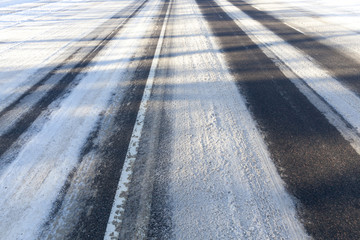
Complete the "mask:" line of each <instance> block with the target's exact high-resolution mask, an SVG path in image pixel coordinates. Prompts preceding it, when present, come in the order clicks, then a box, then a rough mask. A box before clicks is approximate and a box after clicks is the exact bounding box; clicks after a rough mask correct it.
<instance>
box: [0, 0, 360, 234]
mask: <svg viewBox="0 0 360 240" xmlns="http://www.w3.org/2000/svg"><path fill="white" fill-rule="evenodd" d="M137 2H138V1H137V0H104V1H95V0H85V1H82V0H57V1H56V0H47V1H45V0H38V1H36V0H3V1H1V2H0V111H3V110H4V109H6V108H7V107H8V106H10V105H11V104H12V103H14V102H15V101H16V100H17V99H18V98H19V97H20V96H21V95H22V94H23V93H24V92H26V91H28V90H29V89H31V87H32V86H33V85H34V84H36V83H37V81H38V80H39V79H41V77H43V76H45V75H46V74H47V73H48V72H49V71H50V70H52V69H53V68H54V67H55V66H58V65H59V64H60V63H62V62H63V61H64V60H66V59H68V57H69V56H70V55H71V54H73V52H74V51H75V50H77V49H80V51H79V52H78V53H77V54H78V55H75V57H74V58H72V59H71V60H70V61H68V62H67V64H68V65H66V66H62V68H61V69H58V72H57V73H58V74H57V75H54V76H53V77H52V78H49V79H48V80H47V81H48V82H47V84H45V85H44V86H43V87H42V88H41V89H39V93H38V94H36V95H34V96H32V97H29V98H27V99H26V101H24V102H22V103H21V104H22V105H21V108H17V109H16V110H14V111H11V112H7V113H6V114H5V115H4V116H1V117H0V134H4V133H6V132H7V131H8V130H9V129H11V128H12V127H13V126H15V124H16V123H17V121H18V119H19V118H20V117H21V116H23V115H24V114H25V113H26V111H27V110H28V109H30V108H31V107H33V106H35V105H36V104H37V103H38V102H39V101H40V100H41V97H42V96H43V95H44V94H45V93H46V92H47V91H48V90H49V86H51V85H52V84H54V83H55V82H56V81H57V80H58V79H59V78H60V77H61V76H63V75H64V74H66V70H67V69H69V68H71V67H73V66H75V65H76V63H77V60H78V59H81V58H82V56H83V55H86V53H87V50H88V49H92V47H94V44H96V43H94V42H93V41H91V40H90V39H87V38H88V37H89V36H92V35H91V34H97V35H99V34H101V33H99V32H95V33H94V29H98V28H99V27H100V26H102V24H104V23H105V22H107V21H108V20H109V19H110V18H111V17H112V16H113V15H114V14H116V13H117V12H119V11H120V10H122V9H123V10H124V11H125V10H126V8H127V7H128V6H129V5H131V4H133V5H136V4H138V3H137ZM216 2H217V4H218V5H219V6H221V7H222V8H223V9H224V10H225V11H226V12H227V13H229V15H230V16H231V18H233V19H234V20H235V21H236V23H237V24H238V25H239V26H240V27H241V28H242V29H243V30H244V31H245V32H246V33H247V34H248V35H249V36H250V37H251V39H252V40H253V41H254V42H255V43H256V44H258V45H259V46H260V47H261V49H262V50H263V51H264V52H265V53H266V54H267V55H268V56H269V57H271V58H272V59H274V61H277V64H278V65H279V66H280V68H281V69H282V70H283V72H284V73H285V75H286V76H288V77H289V78H290V79H291V81H293V82H294V83H295V85H297V86H298V88H299V89H300V90H301V91H302V92H303V93H304V95H305V96H306V97H307V98H308V99H309V100H310V101H311V102H313V103H316V106H317V107H318V108H319V110H320V111H321V112H323V113H324V114H325V116H326V117H327V118H328V119H329V121H330V122H331V123H332V124H333V125H334V126H335V127H336V128H337V129H338V130H339V131H340V132H341V134H342V135H343V136H344V137H345V139H347V140H349V141H351V144H352V146H353V147H354V149H355V150H356V151H357V152H358V153H359V154H360V138H359V136H358V135H357V134H354V133H352V132H348V131H347V128H346V127H345V126H344V125H343V123H342V121H341V120H340V119H339V117H338V116H337V115H336V114H334V113H333V109H335V110H336V111H337V112H338V113H340V114H341V115H342V117H343V118H344V119H345V120H346V121H347V122H349V123H350V124H351V125H352V126H354V127H355V128H357V129H360V99H359V98H358V96H356V95H355V94H354V93H352V92H351V91H350V90H349V89H347V88H346V87H344V86H343V85H341V84H339V83H338V82H337V80H336V79H334V78H333V77H332V76H331V75H330V74H329V73H327V72H326V71H325V70H323V69H322V68H321V66H318V65H317V64H315V63H314V61H313V60H312V59H311V58H309V57H308V56H306V55H305V54H304V53H303V52H301V51H300V50H298V49H296V48H294V47H292V46H291V45H289V44H287V43H286V42H284V40H282V39H281V38H279V37H278V36H276V34H274V33H273V32H271V31H270V30H268V29H267V28H265V27H264V26H263V25H261V24H260V23H259V22H257V21H255V20H253V19H251V18H250V17H249V16H248V15H246V14H245V13H243V12H241V11H240V10H239V9H238V8H236V7H234V6H233V5H232V4H231V3H230V2H228V1H227V0H216ZM247 2H248V3H250V4H253V5H254V6H255V7H256V8H258V9H261V10H263V11H267V12H269V13H270V14H271V15H273V16H275V17H277V18H279V19H281V20H282V21H283V22H285V23H286V24H288V25H289V26H291V27H293V28H295V29H298V30H299V31H301V32H304V33H306V34H311V35H314V36H319V37H321V38H322V41H323V42H324V43H326V44H329V45H331V46H334V47H335V48H337V49H339V51H341V52H343V53H345V54H347V55H349V56H350V57H352V58H353V59H355V60H356V61H358V59H360V41H359V37H358V36H359V33H360V24H358V23H359V22H360V3H358V1H355V0H352V1H350V0H343V1H337V0H331V1H330V0H313V1H304V0H301V1H300V0H291V1H290V0H276V1H269V2H266V1H263V0H248V1H247ZM172 5H173V6H172V11H171V12H170V13H169V14H170V15H169V21H168V22H166V31H165V30H164V31H163V35H164V38H165V39H166V36H167V34H171V35H172V36H178V37H174V38H168V39H167V40H166V41H170V40H169V39H171V45H170V44H169V42H168V44H169V45H166V41H165V40H164V46H165V47H163V49H161V51H162V55H163V56H165V57H162V58H161V59H160V60H159V62H156V64H155V65H154V67H153V68H154V69H153V73H152V74H154V75H153V76H152V78H153V79H151V77H149V79H150V81H152V80H154V79H155V82H154V84H156V79H158V81H159V83H162V84H169V85H171V86H172V87H173V100H172V101H171V102H170V103H167V104H166V106H167V109H166V111H168V113H169V115H170V116H171V118H172V119H170V121H171V122H173V126H175V127H174V129H173V132H172V136H171V139H172V141H173V145H174V146H176V148H174V149H173V151H172V155H171V159H172V161H171V167H170V170H169V174H168V176H169V179H168V181H169V189H170V190H169V195H170V197H171V200H172V203H173V209H172V211H173V213H172V214H173V216H172V217H173V219H172V221H173V222H174V224H173V226H174V229H173V232H174V237H175V238H176V239H211V238H213V239H221V238H222V239H247V238H251V237H254V236H255V238H257V239H269V238H270V239H273V238H284V239H304V238H307V237H308V236H307V234H306V233H305V230H304V229H303V227H302V225H301V223H300V220H299V219H297V215H296V210H295V205H294V202H293V201H292V199H291V197H290V196H289V195H288V194H287V192H286V190H285V187H284V184H283V182H282V180H281V178H280V176H279V175H278V173H277V171H276V168H275V166H274V164H273V161H272V159H271V158H270V154H269V153H268V150H267V147H266V143H265V142H264V140H263V138H262V136H261V134H260V132H259V131H258V130H257V128H256V122H255V120H254V119H252V116H251V114H250V113H249V112H248V110H247V108H246V104H245V101H244V99H243V97H242V96H241V95H240V94H239V91H238V90H237V87H236V85H235V83H234V79H233V77H232V76H231V74H230V73H229V71H228V70H227V66H226V61H225V60H224V59H225V58H224V56H223V53H221V52H220V51H219V49H220V48H219V46H218V43H217V42H216V39H215V37H214V36H213V34H212V33H211V30H210V27H209V26H208V24H207V23H206V21H205V19H204V18H203V16H202V14H201V11H200V9H199V8H198V6H197V4H196V1H195V0H175V1H173V3H172ZM161 6H162V1H160V0H149V3H147V4H146V5H145V7H144V8H143V9H141V11H140V12H139V13H138V14H137V15H136V16H134V17H133V18H132V19H131V20H129V22H127V23H126V24H125V25H124V28H123V29H122V30H121V31H120V32H119V33H118V34H117V35H116V36H115V37H114V39H113V40H112V41H111V42H110V43H109V44H108V45H106V47H105V48H104V49H103V50H102V51H101V52H100V54H98V55H97V56H96V57H95V58H94V59H92V62H91V64H90V65H89V66H87V67H86V69H85V70H84V71H83V72H82V73H81V74H79V76H77V78H76V84H73V85H72V86H71V89H70V91H69V92H68V93H67V94H66V95H64V96H63V97H62V98H61V99H57V100H56V101H55V102H54V103H52V104H51V105H50V106H49V107H48V108H47V109H46V111H44V112H43V113H42V114H41V115H40V116H39V117H38V118H37V119H36V121H34V123H33V124H32V126H31V127H30V128H29V129H28V130H27V131H26V132H25V133H24V134H23V135H22V136H21V137H20V139H19V140H18V142H17V144H16V146H14V147H13V146H12V147H11V148H10V149H9V150H8V151H7V152H5V154H3V155H2V156H1V160H0V196H1V198H0V239H36V238H37V237H38V236H39V234H41V233H42V231H43V229H42V228H43V227H44V224H45V223H46V221H47V220H48V218H49V214H51V211H52V208H53V204H54V202H55V201H56V200H57V197H58V194H59V192H60V191H61V189H62V187H63V186H64V184H65V182H66V179H67V177H68V175H69V174H70V173H71V172H72V171H73V170H74V169H76V168H77V167H79V166H78V163H79V157H80V154H81V149H82V148H83V146H84V144H85V143H86V140H87V139H88V137H89V135H90V134H91V133H92V132H93V131H94V129H95V128H96V126H97V123H98V122H99V120H100V118H101V115H103V114H104V113H105V112H106V111H108V106H109V101H111V99H112V96H113V94H114V93H115V91H116V90H117V89H119V88H121V87H122V86H124V85H126V84H127V81H128V78H129V76H128V75H127V74H126V72H127V68H128V67H129V65H130V63H131V58H132V56H133V55H135V54H136V53H137V51H139V49H141V48H142V47H144V46H146V41H147V40H146V39H143V38H144V36H145V35H146V34H147V33H148V32H149V31H150V30H151V28H152V26H153V24H154V22H155V19H156V18H157V14H158V12H159V11H160V9H161ZM184 16H186V17H184ZM111 26H113V25H111V24H110V26H109V27H108V28H109V29H110V28H111ZM114 26H115V25H114ZM99 29H100V28H99ZM109 29H108V31H109V32H110V30H109ZM159 47H161V44H160V46H159ZM159 51H160V49H159ZM158 55H159V52H158ZM156 68H160V69H169V75H170V76H171V77H170V78H166V79H164V78H162V76H157V75H156V71H155V70H156ZM294 73H295V74H294ZM61 74H63V75H61ZM300 78H301V79H302V80H300ZM319 80H321V81H319ZM150 87H151V85H150ZM147 91H148V93H147V94H149V92H150V91H151V89H148V90H147ZM315 93H316V94H315ZM147 98H149V96H148V97H147ZM320 98H321V100H320ZM323 100H324V101H326V103H327V104H328V105H329V106H331V108H330V107H329V106H328V105H325V104H322V103H321V102H322V101H323ZM143 101H144V99H143ZM145 101H151V99H150V100H149V99H147V100H146V99H145ZM142 108H143V109H142V111H143V112H141V114H142V117H145V118H146V114H145V110H146V102H145V103H144V106H142ZM141 114H140V115H141ZM142 121H143V120H140V122H142ZM142 130H143V131H146V129H142ZM139 131H141V129H140V130H139ZM135 154H136V153H135ZM133 161H136V159H133ZM127 169H128V168H127ZM130 174H131V173H130ZM115 181H118V180H117V179H116V180H115ZM84 182H86V180H84ZM85 185H86V184H85ZM120 188H121V186H120ZM124 201H125V200H124ZM79 204H80V203H79ZM115 205H117V204H115ZM74 209H76V204H74ZM113 210H114V209H113ZM109 222H111V220H109ZM62 224H63V226H58V227H59V228H64V226H65V225H66V222H64V223H62ZM60 225H61V224H60ZM110 225H111V224H110ZM110 228H111V227H110ZM109 231H110V232H111V231H114V230H109ZM54 232H55V233H54V234H55V237H59V238H61V235H59V236H56V231H54ZM59 234H61V233H60V231H59Z"/></svg>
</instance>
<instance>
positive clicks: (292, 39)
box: [229, 0, 360, 96]
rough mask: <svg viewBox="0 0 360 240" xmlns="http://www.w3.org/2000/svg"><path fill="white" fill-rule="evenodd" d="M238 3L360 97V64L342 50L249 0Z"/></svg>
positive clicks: (251, 15)
mask: <svg viewBox="0 0 360 240" xmlns="http://www.w3.org/2000/svg"><path fill="white" fill-rule="evenodd" d="M229 2H231V3H232V4H233V5H234V6H236V7H237V8H239V9H240V10H241V11H243V12H245V13H246V14H247V15H249V16H250V17H251V18H253V19H254V20H256V21H258V22H260V23H261V24H262V25H264V26H265V27H266V28H268V29H269V30H271V31H273V32H274V33H275V34H276V35H278V36H279V37H281V38H282V39H283V40H284V41H285V42H287V43H289V44H291V45H293V46H294V47H296V48H298V49H300V50H301V51H303V52H304V53H306V54H307V55H308V56H311V57H312V58H313V59H315V60H316V61H317V62H318V63H319V64H320V65H321V66H322V67H324V68H325V69H326V70H327V71H328V72H329V73H331V75H332V76H334V77H335V78H336V79H337V80H339V81H341V82H343V83H344V84H345V85H346V86H348V87H349V88H350V89H351V90H353V91H354V92H355V93H356V94H357V95H358V96H360V81H359V80H360V63H359V62H357V61H355V60H354V59H351V58H350V57H347V56H346V55H344V54H343V53H341V52H340V51H339V50H337V49H335V48H333V47H331V46H328V45H325V44H323V43H321V42H320V40H321V38H319V37H318V38H317V37H313V36H309V35H306V34H304V33H301V32H299V31H297V30H296V29H294V28H291V27H289V26H288V25H286V24H285V23H283V22H282V21H280V20H279V19H277V18H275V17H273V16H271V15H270V14H268V13H266V12H264V11H261V10H259V9H256V8H255V7H253V6H251V5H250V4H248V3H246V2H245V1H242V0H240V1H237V0H236V1H235V0H229Z"/></svg>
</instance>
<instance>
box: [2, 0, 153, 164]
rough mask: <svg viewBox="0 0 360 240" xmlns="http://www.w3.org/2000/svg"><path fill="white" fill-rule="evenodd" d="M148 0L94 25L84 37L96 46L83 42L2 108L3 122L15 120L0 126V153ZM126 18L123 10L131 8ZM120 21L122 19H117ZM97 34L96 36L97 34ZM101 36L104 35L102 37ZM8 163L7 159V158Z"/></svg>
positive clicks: (64, 90)
mask: <svg viewBox="0 0 360 240" xmlns="http://www.w3.org/2000/svg"><path fill="white" fill-rule="evenodd" d="M146 2H147V0H145V1H142V2H138V3H137V4H136V5H135V6H133V5H131V6H129V7H128V8H127V9H125V10H122V11H120V12H119V13H118V14H116V15H115V16H113V17H112V18H111V19H110V20H108V21H107V22H106V23H104V24H103V25H102V26H101V27H99V28H97V29H95V30H94V31H93V32H92V33H91V34H89V35H88V36H86V37H85V38H84V39H89V38H90V39H92V40H91V41H90V43H92V44H93V42H96V45H95V46H94V47H90V49H89V47H88V46H84V47H80V48H78V49H77V50H76V51H75V52H74V53H73V54H72V55H71V56H69V57H68V58H67V59H66V60H65V61H64V62H62V63H61V64H59V65H58V66H56V67H55V68H54V69H53V70H51V71H50V72H49V73H48V74H47V75H46V76H44V77H43V78H42V79H41V80H40V81H39V82H37V83H36V84H35V85H34V86H32V87H31V88H30V89H29V90H28V91H26V92H25V93H24V94H23V95H21V96H20V97H19V98H18V99H17V100H16V101H15V102H13V103H12V104H10V105H9V106H8V107H6V108H5V109H4V110H2V111H1V112H0V123H5V122H8V123H9V122H10V123H11V121H14V119H15V121H16V122H15V123H13V124H2V127H0V134H1V136H0V157H2V156H3V155H4V153H5V152H6V151H7V150H8V149H9V148H10V147H11V146H12V145H13V144H14V143H15V142H16V141H17V140H18V139H19V137H20V136H21V135H22V134H23V133H24V132H25V131H27V129H28V128H29V127H30V126H31V125H32V123H33V122H34V121H35V120H36V119H37V118H38V117H39V116H40V115H41V114H42V113H43V112H44V111H45V110H47V109H48V107H49V105H50V104H51V103H53V102H54V101H55V100H57V99H59V98H61V97H62V96H63V95H64V94H66V93H67V92H69V91H71V89H72V88H73V87H74V86H75V85H76V84H77V82H79V81H80V80H81V79H79V78H78V77H79V76H80V74H81V73H82V71H83V70H84V69H86V67H88V66H89V65H90V63H91V61H92V59H93V58H94V57H95V56H97V55H98V54H99V52H100V51H101V50H102V49H103V48H104V47H105V46H106V45H107V44H108V43H109V42H110V41H111V40H112V39H113V38H114V37H115V36H116V35H117V33H118V32H119V31H120V30H121V29H122V27H123V26H124V25H125V24H126V23H127V22H128V21H129V20H130V19H131V18H132V17H134V16H135V15H136V14H137V13H138V12H139V11H140V10H141V9H142V8H143V7H144V5H145V3H146ZM129 11H130V13H128V15H127V17H126V18H124V17H123V15H122V14H124V12H129ZM118 21H120V22H119V23H117V22H118ZM114 23H115V24H117V25H116V27H115V28H113V29H109V32H107V33H105V36H103V37H101V34H102V35H104V33H101V31H102V30H103V28H104V27H105V28H106V26H107V25H110V26H112V25H113V24H114ZM94 34H95V36H94ZM99 37H101V38H100V39H99ZM7 163H8V162H7Z"/></svg>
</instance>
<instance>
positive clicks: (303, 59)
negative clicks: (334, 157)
mask: <svg viewBox="0 0 360 240" xmlns="http://www.w3.org/2000/svg"><path fill="white" fill-rule="evenodd" d="M216 2H217V3H218V4H219V5H220V6H221V7H222V8H223V9H224V10H225V11H226V12H227V13H228V14H229V15H230V16H231V17H232V18H233V19H234V20H235V22H236V23H237V24H238V25H239V27H241V29H243V30H244V31H245V33H246V34H247V35H248V36H249V37H250V38H251V39H252V41H254V42H255V43H256V44H257V45H258V46H259V47H260V48H261V49H262V50H263V51H264V53H265V54H267V55H268V56H269V57H270V58H272V59H279V60H280V61H281V62H282V63H283V64H284V65H286V66H287V67H288V68H289V69H291V71H292V72H293V73H295V74H296V75H297V77H295V76H294V75H293V76H292V77H291V78H290V80H291V81H293V82H294V83H296V84H297V82H299V81H301V80H300V79H302V81H304V82H305V83H306V84H307V85H308V86H309V87H310V88H311V89H313V90H314V91H315V92H316V93H317V94H318V95H319V96H321V97H322V98H323V99H324V100H325V101H326V102H327V103H328V104H329V105H330V106H332V107H333V108H334V109H335V110H336V111H337V112H338V113H339V114H340V115H341V116H342V117H343V118H344V119H345V120H346V121H347V122H348V123H350V124H351V125H352V126H353V127H354V128H355V129H356V130H357V131H358V133H360V99H359V97H358V96H356V95H355V94H354V93H353V92H352V91H350V90H349V89H347V88H346V87H344V86H343V85H342V84H341V83H339V82H338V81H337V80H336V79H334V78H333V77H332V76H331V75H330V74H329V73H328V72H327V71H325V70H324V69H322V68H321V67H320V66H319V65H318V64H317V63H316V61H315V60H313V59H312V58H310V57H309V56H307V55H306V54H305V53H303V52H301V51H300V50H298V49H296V48H294V47H293V46H291V45H290V44H288V43H286V42H285V41H284V40H283V39H282V38H280V37H278V36H277V35H276V34H275V33H273V32H272V31H270V30H268V29H267V28H266V27H264V26H263V25H262V24H260V23H259V22H257V21H255V20H253V19H252V18H251V17H249V16H248V15H247V14H245V13H244V12H242V11H241V10H239V9H238V8H237V7H235V6H233V5H232V4H231V3H229V2H228V1H226V0H216ZM274 61H275V62H277V63H278V61H276V60H274ZM281 69H282V70H283V69H284V68H281ZM284 73H285V72H284ZM300 90H302V89H300ZM305 95H306V94H305ZM316 107H317V106H316ZM335 127H337V128H338V129H339V130H340V131H341V133H342V135H343V136H344V137H345V138H346V139H347V140H348V141H350V142H351V143H352V146H353V147H354V148H355V150H356V151H357V152H358V153H359V154H360V138H359V137H356V139H353V137H354V136H356V135H354V134H352V136H351V137H350V136H349V135H347V134H346V133H345V132H344V131H342V127H339V126H336V125H335ZM353 141H356V142H353Z"/></svg>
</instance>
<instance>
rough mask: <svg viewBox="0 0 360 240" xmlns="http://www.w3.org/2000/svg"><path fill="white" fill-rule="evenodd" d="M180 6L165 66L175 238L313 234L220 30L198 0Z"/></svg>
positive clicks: (177, 4)
mask: <svg viewBox="0 0 360 240" xmlns="http://www.w3.org/2000/svg"><path fill="white" fill-rule="evenodd" d="M173 6H174V7H173V9H174V15H173V16H174V20H173V21H171V24H169V28H168V30H172V31H169V34H171V36H174V37H173V38H171V44H168V45H166V47H167V48H165V47H164V50H167V51H168V52H165V53H166V54H164V55H165V56H168V54H169V57H164V58H162V60H161V61H160V65H159V68H161V69H167V74H166V76H164V77H162V76H160V77H159V79H160V80H161V82H163V84H166V86H170V87H169V90H166V94H171V97H169V98H168V99H167V101H166V102H164V104H165V106H164V107H163V109H165V111H166V118H167V121H168V122H169V123H171V126H172V130H173V131H172V132H173V134H172V135H170V137H171V140H169V142H171V146H172V148H171V159H170V160H169V161H171V162H170V166H169V172H168V173H166V174H161V172H160V173H159V174H160V176H162V177H163V176H164V177H166V178H168V179H165V180H163V181H166V182H169V189H168V192H167V193H166V194H167V196H169V198H170V199H169V202H168V204H169V205H170V207H171V210H172V212H171V226H172V232H171V233H172V234H173V235H172V237H173V239H181V240H186V239H189V240H191V239H307V238H308V236H307V235H306V233H305V231H304V229H303V227H302V225H301V223H300V222H299V220H298V219H297V217H296V210H295V207H294V203H293V202H292V200H291V198H290V197H289V195H288V193H287V192H286V190H285V188H284V183H283V182H282V180H281V178H280V176H279V175H278V173H277V171H276V168H275V166H274V164H273V162H272V159H271V158H270V154H269V152H268V150H267V147H266V145H265V143H264V140H263V138H262V136H261V134H260V132H259V131H258V130H257V127H256V122H255V121H254V120H253V119H252V117H251V115H250V113H249V111H248V110H247V107H246V105H245V100H244V98H243V97H242V96H241V95H240V93H239V91H238V88H237V86H236V84H235V79H234V78H233V77H232V75H231V73H230V72H229V71H228V70H227V69H228V66H227V65H226V62H225V60H224V58H223V57H224V54H223V53H221V52H220V51H219V49H220V47H219V45H218V44H216V36H214V35H213V34H212V33H211V30H210V29H211V28H210V27H209V26H208V24H207V22H206V20H205V19H204V18H203V16H202V14H201V11H200V9H199V7H198V6H197V4H196V2H195V1H193V0H183V1H181V2H180V1H179V2H175V3H174V5H173ZM184 16H186V17H184ZM166 41H167V40H166ZM169 41H170V40H169ZM159 162H161V159H159ZM155 201H156V200H155Z"/></svg>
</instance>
